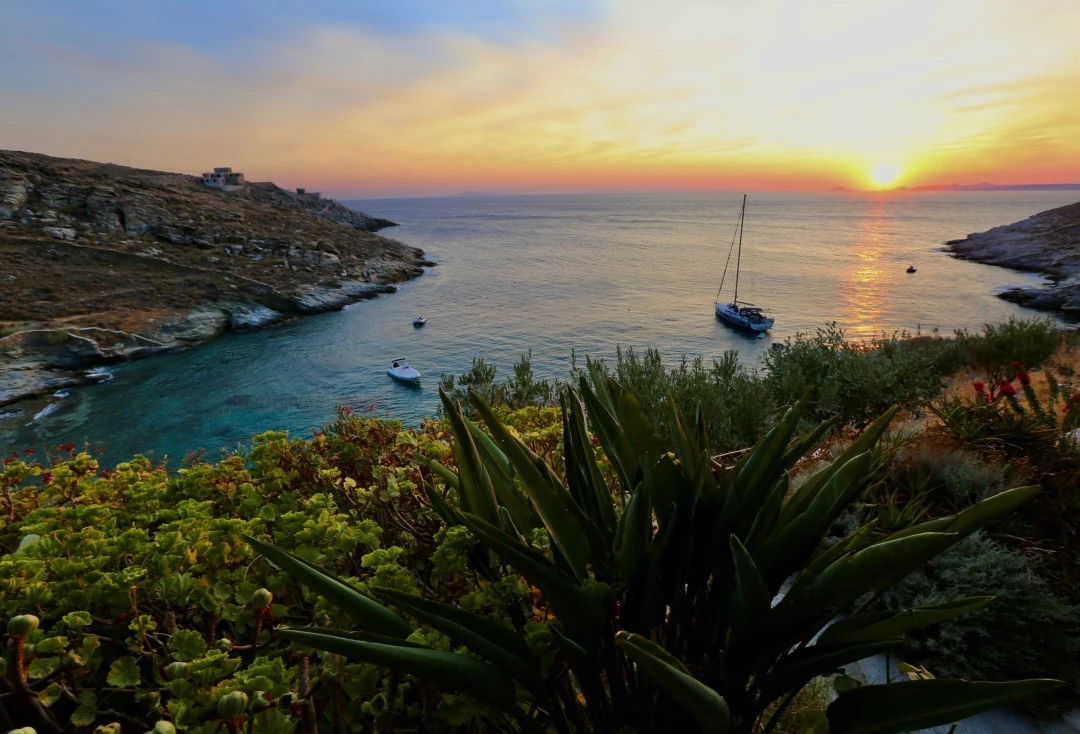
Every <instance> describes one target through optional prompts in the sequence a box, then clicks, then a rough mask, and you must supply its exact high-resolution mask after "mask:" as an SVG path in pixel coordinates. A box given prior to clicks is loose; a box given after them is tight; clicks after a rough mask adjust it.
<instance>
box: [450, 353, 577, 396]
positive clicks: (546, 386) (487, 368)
mask: <svg viewBox="0 0 1080 734" xmlns="http://www.w3.org/2000/svg"><path fill="white" fill-rule="evenodd" d="M513 372H514V374H513V376H512V377H510V378H509V379H508V380H505V381H503V382H496V381H495V375H496V374H497V373H498V368H497V367H496V366H495V365H493V364H489V363H488V362H486V361H484V359H483V358H482V357H474V358H473V361H472V368H471V369H470V370H469V371H468V372H463V373H462V374H460V375H457V376H456V377H455V376H454V375H448V374H442V375H440V376H439V388H440V389H441V390H443V391H444V392H446V393H448V394H450V395H453V396H455V397H456V398H457V399H458V400H463V399H465V397H466V396H467V395H468V393H469V391H470V390H471V391H473V392H475V393H477V394H479V395H482V396H484V400H486V401H487V402H488V404H489V405H493V406H495V407H505V408H510V409H515V410H516V409H518V408H525V407H529V406H532V407H545V406H548V407H550V406H553V405H555V403H556V398H555V394H556V390H557V386H556V384H555V383H553V382H551V381H549V380H537V379H536V378H535V377H534V376H533V370H532V350H531V349H530V350H529V351H528V352H526V353H525V354H522V355H521V358H520V359H518V361H517V363H516V364H515V365H514V367H513Z"/></svg>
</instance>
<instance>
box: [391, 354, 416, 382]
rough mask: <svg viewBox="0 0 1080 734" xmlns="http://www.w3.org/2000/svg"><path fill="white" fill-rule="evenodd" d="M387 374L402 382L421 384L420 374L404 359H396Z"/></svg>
mask: <svg viewBox="0 0 1080 734" xmlns="http://www.w3.org/2000/svg"><path fill="white" fill-rule="evenodd" d="M386 374H388V375H390V376H391V377H393V378H394V379H395V380H400V381H401V382H420V373H419V372H417V371H416V370H414V369H413V368H412V367H410V366H409V363H408V362H406V361H405V360H404V359H395V360H394V361H393V362H391V363H390V367H389V368H388V369H387V370H386Z"/></svg>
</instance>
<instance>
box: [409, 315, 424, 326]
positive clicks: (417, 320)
mask: <svg viewBox="0 0 1080 734" xmlns="http://www.w3.org/2000/svg"><path fill="white" fill-rule="evenodd" d="M426 323H427V319H425V318H424V317H423V316H417V317H416V318H415V319H413V320H412V325H413V326H415V327H416V328H417V329H419V328H420V327H421V326H423V325H424V324H426Z"/></svg>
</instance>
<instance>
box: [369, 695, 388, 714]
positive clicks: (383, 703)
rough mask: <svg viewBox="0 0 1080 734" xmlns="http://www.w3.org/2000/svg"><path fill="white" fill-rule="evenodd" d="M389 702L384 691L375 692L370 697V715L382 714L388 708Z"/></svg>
mask: <svg viewBox="0 0 1080 734" xmlns="http://www.w3.org/2000/svg"><path fill="white" fill-rule="evenodd" d="M389 708H390V706H389V702H388V701H387V700H386V694H385V693H376V694H375V697H374V698H372V699H371V706H370V707H369V711H370V712H371V715H372V716H382V715H383V714H385V713H386V712H387V711H388V710H389Z"/></svg>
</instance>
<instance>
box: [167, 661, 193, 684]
mask: <svg viewBox="0 0 1080 734" xmlns="http://www.w3.org/2000/svg"><path fill="white" fill-rule="evenodd" d="M187 672H188V664H187V663H169V664H168V665H166V666H165V677H166V678H168V679H169V680H179V679H180V678H186V677H187Z"/></svg>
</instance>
